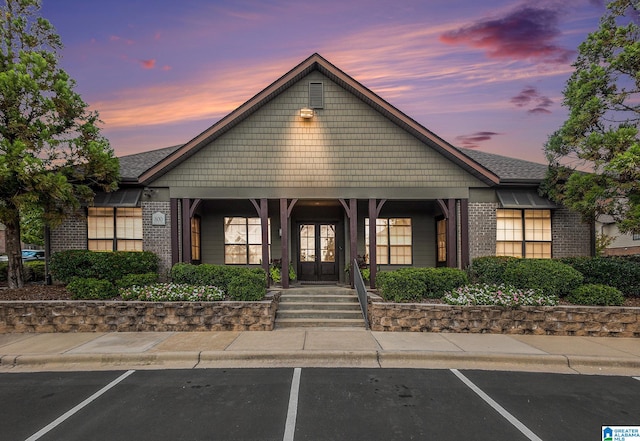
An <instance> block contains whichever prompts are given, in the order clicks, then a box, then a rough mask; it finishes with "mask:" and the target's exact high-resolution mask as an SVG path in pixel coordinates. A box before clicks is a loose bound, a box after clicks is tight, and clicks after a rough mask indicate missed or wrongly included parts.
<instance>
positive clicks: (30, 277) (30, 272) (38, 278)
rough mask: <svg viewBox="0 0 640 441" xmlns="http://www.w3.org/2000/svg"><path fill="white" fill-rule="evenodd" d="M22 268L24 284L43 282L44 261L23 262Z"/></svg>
mask: <svg viewBox="0 0 640 441" xmlns="http://www.w3.org/2000/svg"><path fill="white" fill-rule="evenodd" d="M23 267H24V281H25V282H42V281H43V280H44V276H45V274H44V268H45V263H44V261H42V260H34V261H32V262H24V264H23Z"/></svg>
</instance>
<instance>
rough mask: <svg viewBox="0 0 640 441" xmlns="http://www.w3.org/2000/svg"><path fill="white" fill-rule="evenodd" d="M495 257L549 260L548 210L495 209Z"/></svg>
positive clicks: (549, 225) (549, 220)
mask: <svg viewBox="0 0 640 441" xmlns="http://www.w3.org/2000/svg"><path fill="white" fill-rule="evenodd" d="M496 220H497V225H496V255H497V256H512V257H528V258H545V259H550V258H551V210H511V209H498V211H497V212H496Z"/></svg>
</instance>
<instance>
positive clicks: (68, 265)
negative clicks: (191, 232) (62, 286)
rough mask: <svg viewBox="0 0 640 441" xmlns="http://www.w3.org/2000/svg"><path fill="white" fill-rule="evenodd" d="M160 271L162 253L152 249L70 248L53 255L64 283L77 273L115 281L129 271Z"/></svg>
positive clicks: (53, 265)
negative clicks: (159, 253)
mask: <svg viewBox="0 0 640 441" xmlns="http://www.w3.org/2000/svg"><path fill="white" fill-rule="evenodd" d="M157 271H158V256H156V255H155V254H154V253H151V252H149V251H115V252H95V251H87V250H68V251H60V252H58V253H54V254H53V255H52V256H51V274H52V275H53V276H54V277H55V279H56V280H59V281H61V282H64V283H68V282H69V281H70V280H71V279H73V278H74V277H81V278H95V279H105V280H109V281H110V282H112V283H115V282H116V281H117V280H120V279H122V277H124V276H125V275H127V274H144V273H153V272H157Z"/></svg>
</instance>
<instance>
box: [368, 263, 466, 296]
mask: <svg viewBox="0 0 640 441" xmlns="http://www.w3.org/2000/svg"><path fill="white" fill-rule="evenodd" d="M468 283H469V279H468V278H467V275H466V273H465V272H464V271H462V270H459V269H456V268H403V269H399V270H395V271H383V272H380V273H378V276H377V279H376V287H377V288H378V289H379V290H380V293H381V295H382V297H383V298H384V299H385V300H393V301H396V302H411V301H417V300H421V299H423V298H431V299H439V298H441V297H442V296H443V295H444V293H445V292H447V291H452V290H454V289H456V288H458V287H460V286H464V285H466V284H468Z"/></svg>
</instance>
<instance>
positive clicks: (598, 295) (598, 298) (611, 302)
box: [567, 284, 624, 306]
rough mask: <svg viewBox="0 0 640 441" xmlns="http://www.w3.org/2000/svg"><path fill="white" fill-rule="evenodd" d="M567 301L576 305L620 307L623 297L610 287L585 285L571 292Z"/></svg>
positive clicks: (618, 291)
mask: <svg viewBox="0 0 640 441" xmlns="http://www.w3.org/2000/svg"><path fill="white" fill-rule="evenodd" d="M567 300H568V301H569V302H571V303H575V304H577V305H598V306H620V305H622V304H623V303H624V296H623V295H622V293H621V292H620V290H618V289H616V288H614V287H612V286H607V285H601V284H587V285H582V286H580V287H578V288H576V289H574V290H573V291H571V294H569V296H567Z"/></svg>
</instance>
